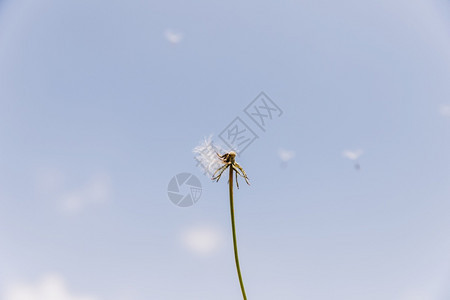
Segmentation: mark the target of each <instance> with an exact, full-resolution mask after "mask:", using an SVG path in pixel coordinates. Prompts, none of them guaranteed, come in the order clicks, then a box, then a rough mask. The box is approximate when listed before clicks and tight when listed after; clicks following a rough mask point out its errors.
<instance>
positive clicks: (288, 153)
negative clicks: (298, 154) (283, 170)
mask: <svg viewBox="0 0 450 300" xmlns="http://www.w3.org/2000/svg"><path fill="white" fill-rule="evenodd" d="M278 156H279V157H280V159H281V160H282V161H283V162H287V161H289V160H291V159H293V158H294V157H295V151H292V150H286V149H279V150H278Z"/></svg>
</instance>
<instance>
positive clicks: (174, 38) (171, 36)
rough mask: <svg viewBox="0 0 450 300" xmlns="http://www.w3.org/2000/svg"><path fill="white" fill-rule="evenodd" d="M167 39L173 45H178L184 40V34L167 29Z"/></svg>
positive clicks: (165, 33) (165, 34)
mask: <svg viewBox="0 0 450 300" xmlns="http://www.w3.org/2000/svg"><path fill="white" fill-rule="evenodd" d="M164 36H165V37H166V39H167V40H168V41H169V42H170V43H172V44H178V43H180V42H181V40H182V39H183V34H182V33H180V32H175V31H173V30H171V29H166V31H165V32H164Z"/></svg>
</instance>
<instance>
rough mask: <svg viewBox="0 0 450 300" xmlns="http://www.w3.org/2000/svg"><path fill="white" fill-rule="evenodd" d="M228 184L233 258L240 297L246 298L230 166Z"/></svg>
mask: <svg viewBox="0 0 450 300" xmlns="http://www.w3.org/2000/svg"><path fill="white" fill-rule="evenodd" d="M228 185H229V187H230V212H231V228H232V231H233V246H234V260H235V262H236V269H237V273H238V277H239V284H240V285H241V291H242V297H244V300H247V296H246V295H245V289H244V282H243V281H242V275H241V268H240V267H239V256H238V249H237V241H236V226H235V224H234V202H233V168H231V167H230V177H229V179H228Z"/></svg>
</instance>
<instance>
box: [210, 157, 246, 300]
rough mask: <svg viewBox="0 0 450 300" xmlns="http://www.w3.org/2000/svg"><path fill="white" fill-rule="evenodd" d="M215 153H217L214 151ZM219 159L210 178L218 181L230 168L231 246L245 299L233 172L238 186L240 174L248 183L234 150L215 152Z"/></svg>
mask: <svg viewBox="0 0 450 300" xmlns="http://www.w3.org/2000/svg"><path fill="white" fill-rule="evenodd" d="M216 154H217V153H216ZM217 156H218V157H219V159H220V160H221V162H222V164H223V165H222V166H221V167H220V168H218V169H217V170H216V171H215V172H214V174H213V177H212V179H213V180H216V182H217V181H219V179H220V177H221V176H222V174H223V172H224V171H225V170H226V169H227V168H228V169H229V170H230V175H229V177H228V186H229V191H230V213H231V229H232V232H233V248H234V260H235V263H236V270H237V273H238V277H239V284H240V286H241V291H242V297H243V298H244V300H247V296H246V294H245V289H244V282H243V281H242V275H241V268H240V266H239V256H238V248H237V241H236V225H235V221H234V202H233V172H236V173H235V175H236V185H237V187H238V188H239V183H238V180H237V178H238V177H237V176H238V175H239V176H241V177H243V178H244V179H245V182H247V184H248V185H250V183H249V182H248V177H247V174H246V173H245V171H244V169H243V168H242V167H241V166H240V165H239V164H238V163H237V162H236V152H234V151H230V152H228V153H225V154H223V155H219V154H217Z"/></svg>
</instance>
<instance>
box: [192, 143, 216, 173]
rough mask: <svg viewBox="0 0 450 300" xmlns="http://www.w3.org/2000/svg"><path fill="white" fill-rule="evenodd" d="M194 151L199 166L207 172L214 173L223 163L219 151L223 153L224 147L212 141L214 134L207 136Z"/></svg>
mask: <svg viewBox="0 0 450 300" xmlns="http://www.w3.org/2000/svg"><path fill="white" fill-rule="evenodd" d="M192 152H194V154H195V160H196V161H197V162H198V166H199V167H200V168H201V169H202V170H203V171H204V172H205V174H208V175H210V176H211V175H212V174H213V173H214V172H215V171H216V170H217V169H218V168H220V167H221V166H222V165H223V162H222V161H221V160H220V158H219V156H218V155H217V154H218V153H223V152H224V151H223V149H222V148H221V147H219V146H218V145H215V144H214V143H213V141H212V135H210V136H209V137H207V138H205V139H204V140H203V141H202V142H201V143H200V144H199V145H198V146H197V147H195V148H194V149H193V150H192Z"/></svg>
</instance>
